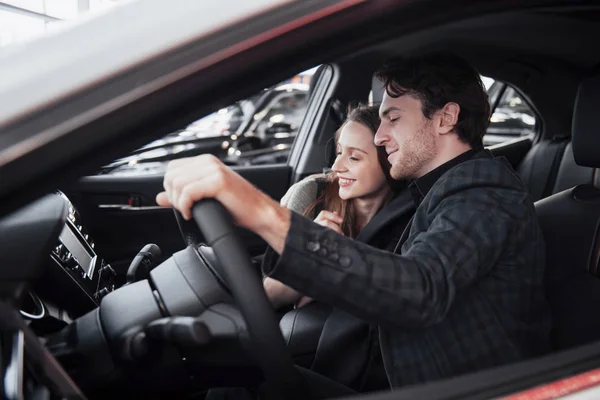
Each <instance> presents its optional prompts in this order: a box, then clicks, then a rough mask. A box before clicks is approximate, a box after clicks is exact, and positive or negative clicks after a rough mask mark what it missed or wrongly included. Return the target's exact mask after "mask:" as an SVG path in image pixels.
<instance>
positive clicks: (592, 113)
mask: <svg viewBox="0 0 600 400" xmlns="http://www.w3.org/2000/svg"><path fill="white" fill-rule="evenodd" d="M599 114H600V74H598V73H596V74H594V75H593V76H592V77H589V78H586V79H584V80H583V81H582V82H581V84H580V85H579V91H578V92H577V99H576V100H575V110H574V111H573V131H572V136H573V155H574V156H575V162H576V163H577V165H581V166H582V167H592V168H600V124H599V123H598V115H599Z"/></svg>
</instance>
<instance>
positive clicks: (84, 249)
mask: <svg viewBox="0 0 600 400" xmlns="http://www.w3.org/2000/svg"><path fill="white" fill-rule="evenodd" d="M62 197H63V198H64V199H65V201H66V202H67V203H68V210H69V211H68V216H67V220H66V223H65V226H64V228H63V230H62V232H61V233H60V235H59V240H58V243H57V244H56V246H55V247H54V249H53V250H52V253H51V254H50V258H51V259H52V261H53V262H54V263H56V264H58V265H59V266H60V267H61V268H62V269H64V270H65V271H66V272H67V273H68V274H69V275H70V277H71V278H72V279H73V280H75V282H76V283H77V284H78V285H79V286H80V287H81V288H82V289H83V290H84V291H85V292H86V293H87V294H88V296H89V297H90V298H92V299H93V300H94V301H95V302H96V303H99V302H100V300H101V299H102V297H104V296H106V295H107V294H108V293H110V292H111V291H113V290H114V289H115V283H114V278H115V276H116V273H115V271H114V270H113V268H112V267H111V266H110V265H109V264H107V263H106V262H105V261H104V260H103V259H102V258H101V257H100V256H99V255H98V254H97V253H96V250H95V243H94V241H93V240H92V238H91V237H90V235H89V234H88V232H87V230H86V229H85V227H84V225H83V223H82V221H81V217H80V215H79V213H78V212H77V210H76V209H75V207H74V206H73V204H72V203H71V202H70V200H69V199H68V198H67V197H66V196H64V195H62Z"/></svg>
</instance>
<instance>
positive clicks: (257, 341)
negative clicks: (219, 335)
mask: <svg viewBox="0 0 600 400" xmlns="http://www.w3.org/2000/svg"><path fill="white" fill-rule="evenodd" d="M192 214H193V216H194V220H195V221H196V223H197V224H198V227H199V228H200V230H201V231H202V234H203V236H204V238H205V239H206V242H207V244H208V245H209V246H211V247H212V248H213V250H214V252H215V254H216V256H217V258H218V260H219V262H220V264H221V266H222V271H223V273H224V275H225V276H224V278H225V281H226V283H227V284H228V287H229V289H230V290H231V294H232V296H233V299H234V301H235V303H236V305H237V307H238V308H239V310H240V312H241V314H242V317H243V318H244V320H245V322H246V325H247V329H248V333H249V335H250V338H251V340H252V342H253V343H254V354H255V359H256V362H257V363H258V364H259V367H260V368H261V369H262V371H263V373H264V375H265V378H266V381H267V385H268V389H269V390H270V393H272V394H273V398H289V399H296V398H297V399H306V398H310V397H309V393H307V384H306V382H305V381H304V380H303V378H302V376H301V375H300V373H299V372H298V370H297V369H296V368H295V367H294V363H293V361H292V358H291V356H290V354H289V350H288V349H287V347H286V345H285V341H284V339H283V336H282V335H281V331H280V329H279V324H278V322H277V320H276V318H275V313H273V310H272V308H271V306H270V303H269V300H268V299H267V296H266V293H265V291H264V289H263V285H262V283H261V281H260V279H259V277H258V276H257V274H256V272H255V271H254V268H253V267H252V263H251V261H250V257H249V255H248V254H247V252H246V249H245V247H244V246H243V244H242V242H241V240H240V238H239V237H238V235H237V233H236V232H235V230H234V227H233V223H232V220H231V216H230V215H229V213H228V212H227V211H226V210H225V208H224V207H223V206H222V205H221V203H219V202H217V201H216V200H212V199H207V200H202V201H200V202H198V203H196V204H195V205H194V207H193V209H192Z"/></svg>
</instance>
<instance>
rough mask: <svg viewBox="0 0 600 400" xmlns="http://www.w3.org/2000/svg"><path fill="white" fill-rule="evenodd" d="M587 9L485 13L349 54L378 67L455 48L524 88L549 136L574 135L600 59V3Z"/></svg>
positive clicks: (484, 69)
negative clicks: (580, 101) (588, 79)
mask: <svg viewBox="0 0 600 400" xmlns="http://www.w3.org/2000/svg"><path fill="white" fill-rule="evenodd" d="M584 9H585V11H580V9H579V8H570V7H569V8H567V9H566V10H563V9H554V8H553V9H551V10H549V9H548V10H541V11H540V10H538V11H527V12H523V11H519V12H506V13H500V14H493V15H484V16H479V17H475V18H470V19H466V20H461V21H458V22H452V23H449V24H444V25H440V26H436V27H432V28H426V29H423V30H420V31H417V32H414V33H411V34H408V35H404V36H401V37H397V38H392V39H389V40H387V41H385V42H383V43H381V44H377V45H375V46H371V47H369V48H366V49H363V50H361V51H359V52H356V53H353V54H351V55H349V56H347V57H344V58H343V59H345V60H359V59H362V60H364V59H370V60H372V61H373V63H372V64H373V65H375V67H374V69H375V68H376V65H379V64H381V63H382V62H383V61H384V60H385V59H387V58H390V57H395V56H406V55H418V54H423V53H429V52H434V51H439V50H444V51H450V52H454V53H456V54H458V55H460V56H462V57H463V58H465V59H466V60H468V61H469V62H470V63H471V64H473V65H474V66H475V67H476V68H477V69H478V70H479V71H480V73H481V74H482V75H485V76H490V77H492V78H494V79H498V80H501V81H503V82H506V83H508V84H510V85H512V86H514V87H516V88H518V89H519V91H520V92H521V93H523V94H524V95H525V96H526V97H527V98H528V99H529V101H530V102H531V103H532V104H533V105H534V106H535V108H536V111H537V112H538V114H539V115H540V118H541V119H542V126H544V131H543V135H544V137H546V138H551V137H554V136H556V135H570V133H571V121H572V113H573V106H574V102H575V96H576V93H577V87H578V84H579V81H580V80H581V78H582V77H583V76H584V75H585V73H586V71H589V70H590V69H592V68H594V67H595V66H596V65H597V64H598V63H599V62H600V53H597V52H595V51H593V49H594V48H595V46H596V41H597V37H600V24H598V23H595V21H594V20H593V18H594V17H598V19H599V20H600V7H584ZM592 16H593V17H592ZM374 69H373V71H371V73H373V72H374Z"/></svg>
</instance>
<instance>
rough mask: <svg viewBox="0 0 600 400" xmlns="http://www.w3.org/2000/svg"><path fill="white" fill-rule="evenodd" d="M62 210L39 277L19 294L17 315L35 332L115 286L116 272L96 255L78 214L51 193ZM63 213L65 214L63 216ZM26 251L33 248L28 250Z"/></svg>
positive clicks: (74, 314) (82, 309) (65, 320)
mask: <svg viewBox="0 0 600 400" xmlns="http://www.w3.org/2000/svg"><path fill="white" fill-rule="evenodd" d="M51 196H52V197H54V199H53V201H54V202H63V203H64V205H63V208H64V210H65V211H66V212H64V213H62V214H63V215H62V218H61V217H60V215H59V216H58V217H57V218H61V220H60V221H55V223H56V224H57V226H58V229H59V230H60V233H59V235H58V239H57V240H55V242H54V243H52V249H51V251H50V253H49V254H48V255H47V259H46V261H45V263H44V264H45V265H44V267H43V268H42V271H43V272H42V276H41V278H40V279H38V280H37V281H36V282H35V284H34V286H33V287H30V288H29V289H28V290H27V293H26V294H25V295H24V296H22V302H21V304H20V306H19V308H20V313H21V315H22V316H23V317H24V318H25V319H26V320H29V321H30V326H31V328H32V329H33V330H34V331H35V332H36V333H37V334H46V333H50V332H52V331H54V330H55V329H57V328H61V327H62V326H65V325H67V324H69V323H70V322H71V321H72V320H73V319H75V318H78V317H80V316H81V315H83V314H85V313H87V312H89V311H90V310H92V309H94V308H96V307H98V305H99V304H100V300H101V299H102V298H103V297H104V296H106V295H107V294H108V293H110V292H112V291H114V290H115V289H116V284H115V278H116V273H115V271H114V270H113V269H112V267H111V266H110V264H108V263H107V262H106V260H105V259H104V258H103V257H102V256H101V255H100V254H98V252H97V251H96V249H95V243H94V241H93V239H92V238H91V237H90V236H89V234H88V232H87V229H86V228H85V225H84V223H83V221H82V220H81V217H80V214H79V213H78V211H77V209H76V208H75V207H74V205H73V203H72V202H71V201H70V200H69V199H68V197H67V196H65V195H64V194H63V193H60V192H59V193H56V194H54V195H51ZM65 214H66V215H65ZM30 251H35V250H34V249H30Z"/></svg>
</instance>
